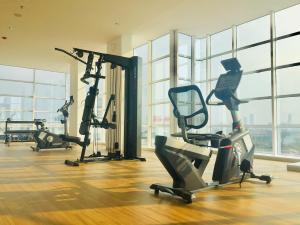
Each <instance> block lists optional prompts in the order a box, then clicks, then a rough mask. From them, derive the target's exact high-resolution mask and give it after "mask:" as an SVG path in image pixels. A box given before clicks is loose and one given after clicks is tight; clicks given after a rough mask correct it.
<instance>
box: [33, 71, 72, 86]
mask: <svg viewBox="0 0 300 225" xmlns="http://www.w3.org/2000/svg"><path fill="white" fill-rule="evenodd" d="M35 82H37V83H44V84H57V85H65V84H66V77H65V74H64V73H58V72H51V71H45V70H36V71H35Z"/></svg>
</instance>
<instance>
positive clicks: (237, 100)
mask: <svg viewBox="0 0 300 225" xmlns="http://www.w3.org/2000/svg"><path fill="white" fill-rule="evenodd" d="M215 92H216V90H215V89H213V90H211V92H210V93H209V95H208V96H207V98H206V101H205V102H206V104H207V105H225V104H224V102H211V101H210V99H211V97H212V96H213V95H214V94H215ZM229 98H232V99H233V100H235V101H236V103H237V104H243V103H248V102H249V101H247V100H240V99H238V98H237V97H236V96H235V95H234V94H233V93H230V96H229Z"/></svg>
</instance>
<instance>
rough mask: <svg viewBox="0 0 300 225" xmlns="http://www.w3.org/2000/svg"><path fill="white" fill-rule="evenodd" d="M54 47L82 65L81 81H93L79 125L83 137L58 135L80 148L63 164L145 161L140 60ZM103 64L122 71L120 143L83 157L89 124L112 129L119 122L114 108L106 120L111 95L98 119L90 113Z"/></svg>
mask: <svg viewBox="0 0 300 225" xmlns="http://www.w3.org/2000/svg"><path fill="white" fill-rule="evenodd" d="M55 50H57V51H60V52H63V53H65V54H67V55H69V56H71V57H72V58H74V59H76V60H78V61H79V62H81V63H83V64H85V65H86V69H85V73H84V75H83V77H82V78H81V81H82V82H83V83H85V84H89V83H88V81H87V80H91V79H92V80H93V81H94V83H93V85H92V86H91V87H90V89H89V91H88V93H87V96H86V99H85V105H84V110H83V115H82V121H81V124H80V128H79V133H80V135H83V136H84V139H83V141H81V139H80V138H79V137H75V136H69V135H61V138H63V139H64V140H65V141H69V142H73V143H76V144H78V145H80V146H81V147H82V150H81V155H80V158H79V159H77V160H75V161H71V160H65V164H67V165H72V166H78V165H79V163H84V162H92V161H102V160H113V159H128V160H132V159H139V160H141V161H145V158H142V157H141V110H140V107H141V89H139V87H140V86H141V85H140V82H141V59H140V58H139V57H136V56H134V57H131V58H127V57H123V56H117V55H110V54H105V53H100V52H94V51H89V50H84V49H79V48H73V52H71V53H69V52H67V51H65V50H63V49H60V48H55ZM84 55H87V61H85V60H84V59H83V57H84ZM104 63H110V64H111V68H113V69H115V67H120V68H121V69H122V70H124V71H125V83H124V120H123V121H124V123H123V126H124V131H123V139H124V140H123V146H119V143H115V144H114V146H115V150H116V151H111V152H110V154H108V155H107V156H102V155H101V154H99V153H98V154H97V155H94V154H93V155H91V156H86V155H85V154H86V149H87V147H88V146H89V145H90V128H91V127H96V128H97V127H100V128H104V129H116V126H120V125H121V124H116V123H115V122H116V117H117V115H116V113H115V111H113V113H112V119H111V122H109V121H108V119H107V116H108V114H109V110H110V108H111V107H112V106H113V105H114V104H115V103H114V101H115V95H114V94H112V95H111V96H110V99H109V101H108V104H107V107H106V110H105V114H104V116H103V119H102V121H101V122H100V121H98V120H97V118H96V116H95V114H94V107H95V101H96V96H97V95H98V92H99V89H98V84H99V81H100V79H105V77H104V76H102V75H101V69H102V64H104ZM94 69H95V73H94V74H92V70H94ZM115 91H116V90H115ZM119 116H120V115H119ZM120 147H123V149H122V150H123V154H122V155H121V154H120V151H119V148H120Z"/></svg>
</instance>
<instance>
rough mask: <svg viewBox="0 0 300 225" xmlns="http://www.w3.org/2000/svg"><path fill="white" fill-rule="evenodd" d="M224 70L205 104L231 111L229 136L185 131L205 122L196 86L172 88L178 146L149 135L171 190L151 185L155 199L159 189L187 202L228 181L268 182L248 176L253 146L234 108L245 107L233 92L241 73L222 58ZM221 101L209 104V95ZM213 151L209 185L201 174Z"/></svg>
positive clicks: (234, 61)
mask: <svg viewBox="0 0 300 225" xmlns="http://www.w3.org/2000/svg"><path fill="white" fill-rule="evenodd" d="M221 63H222V65H223V67H224V68H225V70H226V71H227V72H226V73H225V74H222V75H220V77H219V79H218V81H217V84H216V87H215V89H214V90H212V91H211V92H210V94H209V95H208V96H207V99H206V104H208V105H218V106H221V105H225V106H226V108H227V109H228V110H229V111H230V112H231V116H232V121H233V122H232V132H231V133H230V134H228V135H224V134H222V132H217V133H216V134H200V133H188V132H187V131H188V130H189V129H200V128H202V127H204V126H205V125H206V124H207V122H208V111H207V107H206V104H205V101H204V99H203V96H202V94H201V91H200V89H199V88H198V87H197V86H196V85H189V86H183V87H175V88H171V89H170V90H169V93H168V94H169V98H170V100H171V103H172V105H173V107H174V110H173V113H174V116H175V117H176V118H177V121H178V126H179V128H180V129H181V133H180V134H174V135H172V136H175V137H177V138H178V137H182V138H183V140H184V142H182V141H180V140H177V139H175V138H167V137H165V136H156V137H155V153H156V155H157V157H158V158H159V160H160V161H161V163H162V164H163V165H164V167H165V168H166V170H167V171H168V173H169V174H170V175H171V177H172V179H173V186H172V187H168V186H164V185H161V184H152V185H151V186H150V188H151V189H154V190H155V194H156V195H158V194H159V191H161V192H166V193H170V194H172V195H175V196H179V197H181V198H183V200H185V201H186V202H187V203H191V202H192V197H193V194H194V193H196V192H198V191H201V190H203V189H206V188H210V187H216V186H220V185H225V184H230V183H240V185H241V183H242V182H243V181H244V180H245V179H247V178H257V179H260V180H262V181H265V182H266V183H267V184H268V183H270V182H271V177H270V176H268V175H262V176H257V175H255V174H254V173H253V170H252V167H253V157H254V149H255V146H254V144H253V142H252V140H251V136H250V134H249V131H248V130H247V129H246V128H245V126H244V125H243V123H242V122H241V118H240V115H239V104H241V103H246V101H241V100H239V99H238V98H237V95H236V90H237V88H238V85H239V83H240V80H241V76H242V70H241V66H240V64H239V62H238V60H237V59H236V58H232V59H227V60H223V61H222V62H221ZM213 95H214V96H215V97H216V98H217V99H219V100H221V102H217V103H215V102H211V98H212V96H213ZM211 148H215V149H217V150H218V152H217V157H216V161H215V165H214V170H213V175H212V181H213V182H212V183H211V184H208V183H206V182H205V181H204V179H203V178H202V175H203V172H204V170H205V168H206V166H207V164H208V162H209V160H210V158H211V155H212V149H211Z"/></svg>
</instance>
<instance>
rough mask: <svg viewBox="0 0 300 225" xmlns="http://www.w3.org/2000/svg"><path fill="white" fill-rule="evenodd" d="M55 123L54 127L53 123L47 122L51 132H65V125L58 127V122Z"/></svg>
mask: <svg viewBox="0 0 300 225" xmlns="http://www.w3.org/2000/svg"><path fill="white" fill-rule="evenodd" d="M54 125H56V126H55V127H53V126H52V125H51V126H50V124H49V125H48V124H47V127H48V129H49V131H50V132H52V133H54V134H63V133H64V132H65V131H64V127H63V126H60V127H57V124H54Z"/></svg>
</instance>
